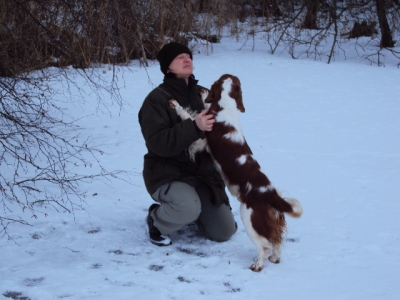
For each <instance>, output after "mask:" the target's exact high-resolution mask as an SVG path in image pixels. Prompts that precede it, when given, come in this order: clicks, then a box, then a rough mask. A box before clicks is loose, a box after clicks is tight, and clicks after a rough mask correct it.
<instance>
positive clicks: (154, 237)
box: [146, 204, 172, 246]
mask: <svg viewBox="0 0 400 300" xmlns="http://www.w3.org/2000/svg"><path fill="white" fill-rule="evenodd" d="M159 206H160V205H158V204H152V205H151V206H150V207H149V213H148V215H147V218H146V230H147V233H148V235H149V238H150V242H152V243H153V244H154V245H157V246H169V245H171V244H172V242H171V239H170V238H169V236H167V235H162V234H161V232H160V231H159V230H158V229H157V227H155V226H154V220H153V218H152V217H151V213H152V212H153V211H154V210H156V209H157V208H158V207H159Z"/></svg>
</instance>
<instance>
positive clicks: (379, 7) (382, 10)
mask: <svg viewBox="0 0 400 300" xmlns="http://www.w3.org/2000/svg"><path fill="white" fill-rule="evenodd" d="M375 4H376V12H377V14H378V20H379V27H380V28H381V43H380V47H381V48H388V47H394V41H393V38H392V32H391V31H390V27H389V23H388V21H387V17H386V1H385V0H375Z"/></svg>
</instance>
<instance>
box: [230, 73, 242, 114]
mask: <svg viewBox="0 0 400 300" xmlns="http://www.w3.org/2000/svg"><path fill="white" fill-rule="evenodd" d="M229 96H231V97H232V98H233V99H235V101H236V107H237V109H238V110H239V111H240V112H242V113H244V112H245V108H244V105H243V98H242V88H241V86H240V81H239V79H237V78H234V79H233V80H232V86H231V92H230V93H229Z"/></svg>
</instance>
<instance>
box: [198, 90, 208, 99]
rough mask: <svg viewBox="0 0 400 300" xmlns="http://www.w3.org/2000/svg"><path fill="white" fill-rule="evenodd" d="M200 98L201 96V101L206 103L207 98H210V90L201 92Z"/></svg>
mask: <svg viewBox="0 0 400 300" xmlns="http://www.w3.org/2000/svg"><path fill="white" fill-rule="evenodd" d="M200 96H201V99H202V100H203V102H204V100H206V98H207V96H208V90H205V89H201V90H200Z"/></svg>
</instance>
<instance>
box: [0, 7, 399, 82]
mask: <svg viewBox="0 0 400 300" xmlns="http://www.w3.org/2000/svg"><path fill="white" fill-rule="evenodd" d="M399 11H400V4H399V1H398V0H347V1H344V0H343V1H340V0H332V1H329V0H299V1H293V0H174V1H172V0H145V1H138V0H102V1H100V0H36V1H23V0H0V76H3V77H4V76H13V75H16V74H18V73H20V72H23V71H31V70H35V69H41V68H44V67H48V66H58V67H62V66H68V65H72V66H74V67H76V68H87V67H89V66H91V64H93V63H128V62H129V61H130V60H132V59H141V60H142V62H143V63H144V64H146V59H153V58H154V57H155V53H156V52H157V50H158V49H159V48H160V46H162V44H164V43H165V42H166V40H167V39H172V40H176V41H181V42H183V43H186V42H187V41H188V40H189V39H201V38H202V39H208V40H209V41H212V42H216V41H218V39H219V33H220V32H222V30H223V28H226V26H228V27H229V28H230V32H229V33H230V34H231V35H232V36H235V35H237V34H240V33H244V34H246V35H248V37H249V38H252V35H254V34H255V33H256V32H264V33H265V38H266V40H268V42H269V44H270V47H271V52H272V53H273V52H274V51H275V50H276V48H277V46H278V45H279V44H281V43H287V44H289V45H290V46H291V48H292V51H293V53H292V54H293V56H296V53H295V51H294V50H293V48H294V47H295V46H296V45H302V46H304V45H308V48H304V47H302V49H303V50H302V51H306V52H307V53H308V54H310V55H315V54H317V55H318V53H319V49H318V47H319V45H320V44H321V42H322V41H323V40H324V39H326V38H328V37H332V38H333V43H336V44H335V45H333V50H335V47H337V46H338V45H337V44H339V43H340V40H339V39H343V38H357V37H360V36H370V37H371V38H372V37H374V36H375V37H376V36H380V40H379V45H378V46H379V47H381V48H382V47H385V48H387V47H388V48H390V47H393V46H394V45H395V41H394V40H393V33H398V32H399V30H400V12H399ZM330 42H331V43H332V40H331V41H330ZM289 49H290V47H289ZM397 54H398V53H397ZM333 55H334V51H332V53H328V58H329V57H332V56H333Z"/></svg>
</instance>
